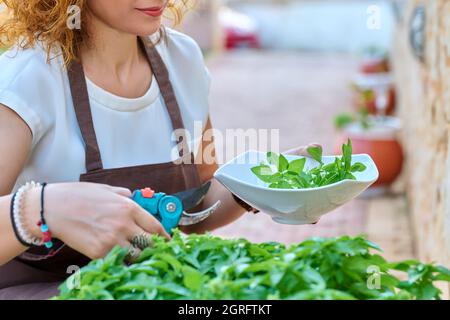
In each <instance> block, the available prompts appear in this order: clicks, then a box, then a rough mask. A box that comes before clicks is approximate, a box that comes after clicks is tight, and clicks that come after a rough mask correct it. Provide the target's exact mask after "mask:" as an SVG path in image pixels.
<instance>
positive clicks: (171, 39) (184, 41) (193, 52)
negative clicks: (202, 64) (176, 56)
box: [165, 28, 203, 60]
mask: <svg viewBox="0 0 450 320" xmlns="http://www.w3.org/2000/svg"><path fill="white" fill-rule="evenodd" d="M165 32H166V39H165V41H166V42H167V43H166V46H167V48H168V50H170V51H177V52H178V53H180V54H186V55H190V56H191V57H192V56H194V57H196V58H201V59H202V60H203V53H202V50H201V49H200V46H199V45H198V44H197V42H195V40H194V39H192V38H191V37H190V36H188V35H187V34H184V33H182V32H179V31H177V30H174V29H171V28H165Z"/></svg>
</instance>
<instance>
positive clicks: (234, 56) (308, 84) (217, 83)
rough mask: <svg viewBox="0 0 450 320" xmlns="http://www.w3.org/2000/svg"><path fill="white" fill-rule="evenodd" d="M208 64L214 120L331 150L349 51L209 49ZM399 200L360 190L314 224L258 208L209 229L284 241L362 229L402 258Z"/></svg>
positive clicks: (286, 142)
mask: <svg viewBox="0 0 450 320" xmlns="http://www.w3.org/2000/svg"><path fill="white" fill-rule="evenodd" d="M208 66H209V69H210V72H211V75H212V78H213V83H212V87H211V118H212V122H213V125H214V127H215V128H217V129H219V130H225V129H227V128H243V129H248V128H269V129H280V140H281V141H280V148H281V149H282V150H286V149H289V148H292V147H295V146H299V145H304V144H307V143H309V142H313V141H314V142H319V143H321V144H322V145H323V146H324V150H325V153H326V154H331V153H332V151H333V145H334V139H335V134H336V132H335V130H334V128H333V118H334V116H335V115H336V114H338V113H340V112H342V111H348V110H350V109H351V100H352V94H351V90H350V85H349V83H350V81H351V78H352V76H353V74H354V72H355V70H356V67H357V60H356V59H355V58H354V57H351V56H346V55H340V54H317V53H299V52H265V51H259V52H258V51H240V52H233V53H224V54H221V55H218V56H213V57H209V58H208ZM225 145H226V144H225ZM218 153H219V154H220V153H221V150H218ZM404 204H405V201H404V199H403V197H401V196H396V197H381V198H367V197H362V198H358V199H356V200H354V201H352V202H350V203H348V204H346V205H345V206H343V207H341V208H339V209H337V210H335V211H334V212H332V213H329V214H328V215H326V216H324V217H323V218H322V220H321V221H320V222H319V223H318V224H317V225H307V226H287V225H280V224H277V223H275V222H273V221H272V220H271V218H270V217H269V216H267V215H265V214H262V213H261V214H258V215H250V214H249V215H246V216H244V217H243V218H241V219H240V220H238V221H236V222H235V223H233V224H231V225H229V226H227V227H225V228H222V229H220V230H217V231H216V232H215V233H216V234H218V235H221V236H224V237H244V238H247V239H249V240H251V241H254V242H264V241H279V242H283V243H293V242H300V241H302V240H304V239H306V238H309V237H312V236H324V237H331V236H338V235H344V234H349V235H358V234H367V235H368V236H369V238H370V239H372V240H374V241H376V242H378V243H379V244H380V245H381V246H382V247H383V248H384V249H385V255H386V256H387V257H388V258H392V259H394V260H397V259H406V258H412V257H414V247H413V241H412V239H413V237H412V233H411V228H410V227H409V218H408V215H407V211H406V207H405V205H404Z"/></svg>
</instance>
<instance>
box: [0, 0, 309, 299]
mask: <svg viewBox="0 0 450 320" xmlns="http://www.w3.org/2000/svg"><path fill="white" fill-rule="evenodd" d="M1 2H2V1H0V3H1ZM185 2H186V1H184V0H183V1H176V0H173V1H171V0H169V1H168V2H166V1H165V0H58V1H56V0H54V1H48V0H45V1H44V0H28V1H22V0H3V3H4V4H6V6H7V7H8V8H9V13H10V15H9V20H7V21H6V22H5V23H3V24H2V25H1V26H0V32H1V33H0V38H1V40H2V41H4V42H8V43H10V44H12V45H13V47H12V48H11V49H10V50H9V51H8V52H6V53H5V54H4V55H3V56H1V57H0V70H2V72H1V74H0V154H1V155H2V156H1V157H0V168H1V172H0V177H1V178H0V195H2V197H0V265H1V267H0V298H3V299H7V298H13V299H39V298H48V297H50V296H52V295H54V294H56V293H57V291H56V288H57V286H58V285H59V283H60V282H61V281H62V280H64V278H65V277H67V275H68V273H70V272H71V270H72V269H71V268H72V266H74V265H76V266H82V265H84V264H86V263H87V262H88V261H89V260H90V259H95V258H101V257H103V256H104V255H105V254H107V253H108V252H109V250H111V248H113V247H114V246H116V245H121V246H124V247H132V244H131V243H132V239H133V238H134V237H136V235H140V234H147V235H148V234H160V235H162V236H164V237H166V238H169V235H168V234H167V233H166V232H165V231H164V228H163V227H162V226H161V224H160V223H159V222H158V221H157V220H156V219H155V218H153V217H152V216H151V215H149V214H148V213H147V212H145V211H144V210H143V209H142V208H140V207H139V206H138V205H137V204H135V203H134V202H133V201H132V200H130V196H131V191H132V190H134V189H136V188H142V187H146V186H149V187H152V188H153V189H155V190H158V191H163V192H166V193H174V192H179V191H182V190H186V189H189V188H194V187H198V186H200V185H201V184H202V183H203V182H206V181H209V180H211V179H212V175H213V173H214V171H215V170H216V168H217V165H215V164H214V165H210V164H199V165H195V164H193V163H192V161H190V160H192V158H193V156H192V154H191V151H192V149H193V148H194V146H195V145H196V144H195V142H197V141H199V140H202V136H198V137H197V136H192V139H191V140H190V141H187V140H186V139H187V137H188V135H181V136H180V137H178V138H179V139H178V140H175V141H174V140H173V139H172V133H173V131H174V130H177V131H178V129H186V132H187V133H189V134H192V133H194V130H193V128H194V123H195V122H201V123H202V126H203V128H204V130H207V129H210V128H211V123H210V121H209V115H208V102H207V99H208V98H207V96H208V89H209V76H208V73H207V70H206V68H205V65H204V61H203V57H202V54H201V51H200V49H199V48H198V46H197V45H196V43H195V42H194V41H193V40H191V39H190V38H188V37H187V36H185V35H183V34H181V33H178V32H176V31H173V30H170V29H164V28H163V27H162V26H161V16H162V15H163V13H164V12H167V11H171V12H174V13H175V15H176V16H177V17H179V16H180V10H181V7H182V6H183V5H185ZM74 6H76V7H74ZM67 12H69V13H70V14H72V13H73V14H74V15H73V16H70V17H69V19H68V15H67ZM77 12H79V13H80V15H79V16H77ZM77 19H80V20H79V21H78V20H77ZM78 23H79V27H80V28H77V24H78ZM3 44H5V43H3ZM0 45H1V43H0ZM187 142H189V143H187ZM202 143H205V142H202ZM173 150H175V153H176V155H175V156H174V152H173ZM299 150H300V151H301V150H303V149H302V148H300V149H299ZM177 151H178V152H177ZM194 151H195V150H194ZM178 157H179V158H180V159H182V160H183V161H174V160H179V159H178ZM196 163H197V162H196ZM208 163H210V162H208ZM32 180H34V181H46V182H48V183H49V185H48V186H47V187H46V188H45V194H44V187H43V186H37V185H30V184H26V183H27V182H29V181H32ZM25 184H26V185H25ZM24 185H25V187H23V186H24ZM18 190H19V192H17V193H16V194H15V195H14V194H11V193H12V192H16V191H18ZM41 199H42V200H45V202H44V203H45V205H44V203H42V202H41V201H42V200H41ZM217 200H221V202H222V206H221V208H220V210H219V211H217V212H216V213H215V214H214V215H213V216H211V217H210V218H208V219H207V220H205V221H204V222H202V223H200V224H198V225H195V226H193V227H189V228H185V229H184V230H183V231H185V232H204V231H206V230H212V229H215V228H218V227H221V226H223V225H226V224H229V223H230V222H232V221H233V220H235V219H237V218H238V217H239V216H241V215H242V214H243V213H244V212H246V211H248V210H249V209H250V208H249V206H248V205H246V204H245V203H243V202H242V201H239V199H236V198H234V197H233V196H232V195H231V194H230V193H229V192H227V190H225V189H224V188H223V187H221V186H220V185H219V184H218V183H216V182H214V183H213V186H212V188H211V190H210V192H209V193H208V195H207V197H206V199H205V201H204V204H203V206H205V207H208V206H209V205H211V204H212V203H214V202H215V201H217ZM16 202H17V203H19V204H21V205H18V204H17V205H15V203H16ZM41 209H42V215H41ZM11 217H12V218H11ZM37 221H39V222H40V224H39V225H38V224H37V223H36V222H37ZM47 227H48V229H49V230H50V232H51V235H50V234H49V233H48V232H47V229H45V228H47ZM24 238H26V239H24ZM33 239H34V240H37V241H38V243H39V245H35V246H31V247H32V248H30V245H31V244H33V242H32V241H33ZM52 239H59V240H60V241H58V240H52ZM42 243H45V245H46V246H47V247H48V248H46V247H45V246H42ZM48 249H50V250H51V251H48ZM49 252H50V253H51V254H49Z"/></svg>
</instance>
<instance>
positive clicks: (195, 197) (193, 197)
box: [173, 181, 211, 211]
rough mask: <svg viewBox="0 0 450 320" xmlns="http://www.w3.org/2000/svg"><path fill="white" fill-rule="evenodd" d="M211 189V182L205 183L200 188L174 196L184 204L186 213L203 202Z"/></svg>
mask: <svg viewBox="0 0 450 320" xmlns="http://www.w3.org/2000/svg"><path fill="white" fill-rule="evenodd" d="M210 187H211V181H209V182H207V183H205V184H204V185H203V186H201V187H200V188H194V189H189V190H186V191H182V192H179V193H176V194H173V196H175V197H177V198H178V199H180V200H181V202H182V203H183V209H184V210H185V211H188V210H191V209H193V208H195V207H196V206H198V205H199V204H200V203H201V202H202V201H203V199H204V198H205V196H206V194H207V193H208V191H209V188H210Z"/></svg>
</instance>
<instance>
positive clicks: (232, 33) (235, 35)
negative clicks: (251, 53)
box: [225, 28, 261, 50]
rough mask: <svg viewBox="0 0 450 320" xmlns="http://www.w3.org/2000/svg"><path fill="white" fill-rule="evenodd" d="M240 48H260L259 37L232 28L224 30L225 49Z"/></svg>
mask: <svg viewBox="0 0 450 320" xmlns="http://www.w3.org/2000/svg"><path fill="white" fill-rule="evenodd" d="M242 47H249V48H254V49H258V48H260V47H261V42H260V40H259V36H258V35H257V34H256V33H254V32H248V33H243V32H242V31H240V30H239V31H238V30H234V29H232V28H227V29H225V48H226V49H228V50H231V49H236V48H242Z"/></svg>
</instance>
